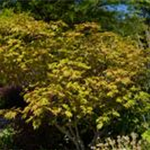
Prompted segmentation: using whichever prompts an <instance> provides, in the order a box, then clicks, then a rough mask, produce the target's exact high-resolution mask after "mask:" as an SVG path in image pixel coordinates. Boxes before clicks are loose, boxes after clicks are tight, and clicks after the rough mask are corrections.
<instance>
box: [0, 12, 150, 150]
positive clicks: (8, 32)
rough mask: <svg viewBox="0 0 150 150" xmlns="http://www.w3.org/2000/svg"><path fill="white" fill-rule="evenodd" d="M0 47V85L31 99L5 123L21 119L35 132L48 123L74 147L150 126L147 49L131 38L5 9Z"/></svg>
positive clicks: (8, 113) (92, 24) (90, 25)
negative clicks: (149, 122)
mask: <svg viewBox="0 0 150 150" xmlns="http://www.w3.org/2000/svg"><path fill="white" fill-rule="evenodd" d="M0 45H1V47H0V62H1V63H0V68H1V70H0V83H1V84H2V85H3V86H5V85H17V86H21V87H22V89H23V92H22V94H23V95H24V101H25V102H26V105H25V106H24V107H18V106H15V105H14V106H12V107H11V108H10V109H2V110H1V114H3V115H4V116H5V117H6V118H9V119H14V118H17V117H18V116H20V115H21V116H22V118H23V119H25V121H26V122H27V123H30V122H31V123H32V125H33V127H34V128H35V129H36V128H39V127H40V126H42V124H43V122H44V123H45V122H46V123H47V124H49V125H52V126H55V127H56V128H57V129H58V130H59V131H60V132H62V133H63V134H65V135H67V137H68V138H69V141H72V142H73V143H74V145H75V147H76V149H77V150H84V149H85V148H87V147H88V144H91V145H92V144H93V143H94V142H96V140H97V138H98V137H104V136H106V137H107V136H109V135H111V134H112V135H111V136H113V134H114V135H115V134H118V132H119V133H122V134H124V133H125V134H128V133H130V132H132V131H135V132H139V133H142V132H143V131H145V129H146V128H147V126H148V125H147V126H146V124H145V122H144V121H145V120H147V119H148V118H147V116H148V115H147V114H148V112H149V109H150V105H149V104H150V103H149V100H150V95H149V59H150V56H149V50H148V49H147V50H143V49H141V48H140V47H139V45H138V43H137V42H136V41H133V40H132V39H131V38H130V37H121V36H120V35H118V34H116V33H113V32H110V31H109V32H108V31H103V30H102V28H101V26H100V25H99V24H98V23H95V22H86V23H78V24H74V25H73V26H72V27H70V26H68V25H67V24H66V23H64V22H63V21H50V22H49V23H45V22H43V21H36V20H35V19H33V18H32V17H30V16H29V15H27V14H26V13H20V14H15V13H13V12H11V11H8V10H6V11H4V12H3V13H2V14H1V16H0ZM143 117H144V119H143ZM127 119H128V122H126V120H127ZM124 124H125V125H126V127H124ZM110 125H111V127H110V128H109V126H110ZM116 127H117V128H116ZM118 127H119V128H120V129H119V131H118ZM89 131H90V132H91V135H90V137H89V141H88V143H86V141H85V140H84V137H83V135H86V133H88V132H89ZM85 144H87V145H85Z"/></svg>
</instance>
